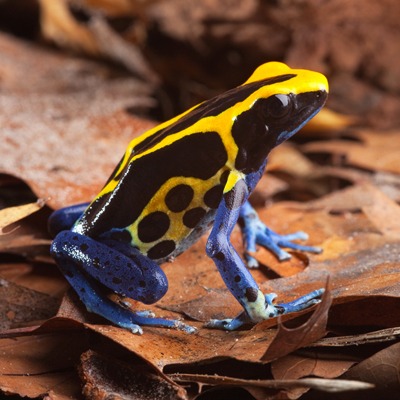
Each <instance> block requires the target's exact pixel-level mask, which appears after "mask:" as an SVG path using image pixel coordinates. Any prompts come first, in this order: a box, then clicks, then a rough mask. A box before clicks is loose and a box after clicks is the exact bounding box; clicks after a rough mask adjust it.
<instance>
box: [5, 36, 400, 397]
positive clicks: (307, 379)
mask: <svg viewBox="0 0 400 400" xmlns="http://www.w3.org/2000/svg"><path fill="white" fill-rule="evenodd" d="M0 48H1V49H2V57H3V58H2V64H1V67H0V68H1V70H2V71H3V76H5V74H4V71H6V72H7V75H6V76H8V78H7V79H5V80H4V82H5V83H3V82H2V89H3V92H1V93H0V102H1V105H2V108H3V110H6V111H7V112H6V113H2V114H0V118H1V126H2V135H3V137H5V140H4V141H2V143H1V144H0V149H1V153H2V159H1V161H0V172H1V173H3V174H7V175H9V176H13V177H16V178H18V179H20V180H22V181H23V182H25V183H27V184H28V185H29V187H30V188H31V189H32V190H33V191H34V193H35V194H36V196H37V197H39V198H49V200H48V202H47V204H48V205H49V206H50V207H53V208H58V207H60V206H66V205H68V204H72V203H76V202H81V201H88V200H90V198H91V197H92V196H93V195H94V194H95V193H96V192H97V191H98V190H99V189H100V188H101V185H102V184H103V183H104V180H105V179H106V178H107V176H108V175H109V173H110V172H111V171H112V169H113V167H114V165H115V164H116V163H117V162H118V158H119V157H120V156H121V155H122V153H123V151H124V147H125V145H126V144H127V142H128V141H129V140H130V139H131V138H132V137H133V136H134V135H137V134H140V133H141V132H143V131H144V130H146V129H147V128H148V127H150V126H152V123H151V122H147V121H144V120H140V119H137V118H134V117H132V116H131V115H130V114H129V113H127V112H126V110H127V109H128V108H129V107H130V106H132V104H133V103H132V96H131V93H130V92H132V91H134V92H136V93H138V94H139V95H140V96H141V98H143V99H144V100H143V101H144V103H145V104H148V103H146V102H148V100H146V99H145V98H146V96H147V93H148V92H147V91H146V89H145V88H143V86H141V85H138V84H137V82H134V81H133V80H132V78H128V77H121V78H118V79H113V78H112V74H111V73H110V71H109V70H107V67H99V66H98V64H93V63H92V62H91V61H84V60H81V59H78V58H75V59H74V58H71V57H66V56H64V55H62V54H55V53H53V52H51V51H44V50H43V49H41V50H39V49H37V48H34V46H33V45H26V44H21V43H20V42H19V41H18V40H16V39H12V38H10V37H7V36H5V35H0ZM15 48H18V49H19V51H18V52H16V51H15ZM39 60H40V62H39ZM43 60H45V62H43ZM17 61H18V62H17ZM9 65H12V66H14V65H18V66H19V68H20V69H18V68H16V69H10V68H9ZM43 66H45V67H46V68H47V70H45V72H46V71H48V72H47V73H45V75H47V79H46V80H43V79H42V78H41V77H42V76H43V71H41V68H43ZM27 68H29V74H28V73H27ZM99 68H100V69H99ZM88 70H90V71H91V72H90V76H91V79H89V80H87V79H86V78H87V76H88V72H87V71H88ZM54 71H58V72H57V73H56V74H55V73H54ZM22 77H24V78H25V77H26V79H29V80H30V81H29V82H30V83H31V84H29V85H21V84H20V82H21V79H22ZM80 77H86V78H85V79H80ZM79 82H81V83H82V84H80V83H79ZM84 82H86V83H84ZM87 82H89V83H87ZM83 84H84V85H86V86H82V85H83ZM27 87H29V90H28V89H27ZM39 94H40V96H39ZM56 95H57V96H56ZM21 98H24V100H25V101H26V103H25V104H28V105H29V106H28V107H22V106H21V105H20V101H21ZM38 99H40V101H39V103H37V104H35V103H36V101H37V100H38ZM50 105H51V107H50ZM83 110H84V112H83ZM322 117H323V114H322ZM329 118H331V116H329V117H327V119H329ZM327 124H328V125H329V123H326V124H325V126H324V123H323V120H322V124H321V125H317V126H319V128H318V129H316V128H315V126H314V127H313V128H312V129H310V131H309V132H308V133H307V134H305V136H304V137H305V138H307V143H306V144H301V145H299V144H296V143H292V144H286V145H282V146H280V147H279V148H278V149H276V151H274V153H273V156H272V157H271V160H270V161H271V162H270V164H269V171H268V174H267V175H266V176H265V177H263V179H262V181H261V182H260V190H258V191H257V192H256V193H255V195H254V196H253V197H254V199H253V200H254V202H255V204H256V205H257V206H258V210H259V213H260V217H261V219H263V220H264V221H268V225H269V226H270V227H271V228H273V229H275V230H277V231H279V232H282V233H286V232H293V231H296V230H304V231H306V232H308V233H309V234H310V239H309V241H308V242H309V243H310V244H312V245H317V246H320V247H322V248H323V249H324V252H323V253H322V254H320V255H309V254H299V253H296V252H292V256H293V257H292V259H291V260H290V261H286V262H283V263H280V262H278V261H277V260H276V259H275V258H274V256H273V255H271V254H270V253H269V252H267V251H266V250H263V249H259V250H258V251H257V252H256V253H255V254H254V256H255V257H256V258H257V259H258V261H259V263H260V268H259V269H256V270H252V273H253V275H254V277H255V279H256V280H257V282H258V283H259V284H260V286H261V288H262V290H263V291H265V292H276V293H277V294H278V300H279V301H290V300H293V299H294V298H296V297H298V296H299V295H301V294H304V293H307V292H309V291H311V290H313V289H316V288H319V287H325V286H327V281H329V285H328V291H327V295H326V297H325V298H324V300H323V301H322V303H321V304H319V305H318V306H317V307H314V308H313V309H311V310H307V311H303V312H301V313H296V314H293V315H289V316H283V317H281V318H279V319H272V320H269V321H265V322H262V323H260V324H258V325H256V326H255V327H253V328H249V329H244V330H240V331H237V332H223V331H217V330H209V329H205V328H203V327H202V325H203V323H204V322H206V321H207V320H208V319H209V318H216V317H217V318H220V317H231V316H234V315H236V314H237V313H238V312H239V311H240V307H239V306H238V304H236V302H235V300H234V299H233V298H232V296H231V295H230V293H229V292H228V291H227V290H226V288H225V286H224V284H223V282H222V279H221V277H220V276H219V275H218V273H217V271H216V269H215V267H214V265H213V263H212V261H211V260H209V259H208V258H207V257H206V256H205V253H204V246H205V242H206V238H205V237H203V238H202V239H201V240H200V241H199V242H198V243H197V244H196V245H194V246H192V248H191V249H189V250H188V251H187V252H186V253H184V254H182V255H181V256H179V257H178V258H177V259H176V260H174V262H172V263H168V264H165V265H164V266H163V269H164V271H165V273H166V274H167V277H168V278H169V282H170V288H169V291H168V293H167V295H166V296H165V297H164V298H163V299H162V300H161V301H160V302H159V303H157V304H156V305H152V306H146V307H144V306H143V305H142V304H140V303H138V302H133V301H129V299H126V301H128V302H129V303H130V306H131V307H132V308H133V309H144V308H146V309H150V310H152V311H154V312H155V313H156V314H157V315H158V316H163V317H166V318H180V319H183V320H185V322H187V323H189V324H192V325H194V326H196V327H197V328H198V331H197V333H196V334H193V335H188V334H185V333H184V332H179V331H174V330H166V329H161V328H150V327H145V328H144V334H143V335H142V336H137V335H133V334H132V333H130V332H128V331H126V330H123V329H120V328H118V327H115V326H112V325H109V324H108V323H107V321H105V320H103V319H101V318H100V317H97V316H95V315H92V314H90V313H88V312H87V311H86V310H84V309H83V308H82V305H81V304H80V302H79V300H78V299H77V298H76V296H75V294H74V293H71V292H65V290H66V287H67V286H66V284H65V281H64V280H63V278H62V276H61V275H60V274H58V272H57V270H56V267H55V265H54V263H53V262H52V261H51V260H50V259H49V258H48V253H47V250H43V248H45V246H43V244H46V243H48V240H49V238H46V239H43V240H47V242H42V239H41V235H43V232H42V231H39V230H38V231H37V232H36V234H35V233H32V232H35V226H36V225H35V224H33V223H32V222H30V221H29V218H27V219H20V218H22V217H23V216H25V215H26V214H27V212H28V211H27V209H29V212H30V211H31V209H32V210H34V209H36V208H37V207H38V206H37V205H28V206H26V207H25V206H23V207H22V208H18V209H17V210H15V209H14V210H12V209H11V210H10V209H8V210H7V209H6V211H4V210H3V212H2V213H0V226H2V227H5V226H7V225H9V224H10V221H11V222H15V221H17V220H18V225H19V226H20V227H19V228H18V229H16V230H15V231H13V232H12V235H11V234H9V233H8V232H7V231H6V234H3V236H2V237H1V239H2V242H1V252H2V254H1V258H0V277H1V285H0V289H1V290H0V298H1V299H2V301H1V309H0V312H1V315H2V321H1V322H2V323H4V326H2V331H1V334H0V338H1V339H0V349H1V354H2V356H1V357H0V389H1V390H2V392H3V393H6V394H19V395H20V396H27V397H31V398H34V397H37V396H48V398H58V399H63V398H70V397H73V398H77V397H79V396H80V393H81V392H82V388H81V386H82V387H83V395H84V396H86V397H87V398H105V397H107V396H115V397H120V398H143V399H147V398H148V399H153V398H157V396H159V398H171V399H186V398H195V397H196V396H199V395H200V396H202V397H201V398H207V397H206V396H207V393H208V392H209V393H211V392H212V391H208V389H209V388H213V390H220V391H221V393H223V391H224V390H227V388H229V387H232V386H233V387H238V388H242V389H243V390H245V391H247V393H249V394H251V395H252V396H253V398H257V399H262V398H266V397H267V396H268V398H271V399H274V398H275V399H278V398H282V396H287V398H292V399H295V398H299V397H300V396H302V394H304V393H305V392H307V391H308V390H309V389H317V390H323V391H335V390H336V391H348V390H355V391H356V392H353V393H352V396H353V397H355V396H354V393H360V396H363V395H365V393H386V394H387V393H389V395H390V394H391V393H395V392H396V390H397V391H398V390H399V387H400V383H399V381H398V370H399V367H400V366H399V364H398V360H399V357H398V356H397V355H398V340H399V333H398V332H399V329H400V328H399V327H400V299H399V297H400V283H399V282H400V261H399V260H400V237H399V235H400V233H399V231H400V227H399V223H398V221H399V219H398V218H397V216H398V215H399V213H400V208H399V205H398V203H397V202H398V201H399V199H400V196H399V187H400V185H399V177H398V174H399V173H400V171H399V170H398V163H397V164H396V162H395V159H394V158H393V155H394V154H395V153H396V148H397V147H399V146H400V135H399V134H398V132H389V133H382V132H375V131H366V130H364V129H360V128H348V127H347V126H348V123H347V122H346V123H344V124H342V125H340V123H338V122H334V123H333V124H337V127H336V130H335V128H332V125H329V128H327V127H326V125H327ZM331 124H332V123H331ZM326 132H328V133H326ZM332 132H336V133H335V135H336V137H335V138H333V139H332ZM340 132H342V134H341V133H340ZM16 135H18V138H19V139H18V140H15V137H16ZM299 135H300V136H301V135H302V133H300V134H299ZM340 135H342V137H341V136H340ZM327 137H330V140H329V141H326V140H323V139H325V138H327ZM313 139H316V140H315V141H314V140H313ZM28 143H29V144H30V147H29V156H27V149H28V148H27V144H28ZM382 154H387V155H388V157H387V158H386V157H382V156H381V155H382ZM338 156H339V157H338ZM378 159H379V162H378V161H377V160H378ZM71 160H73V162H71ZM288 160H289V161H288ZM321 160H323V163H321ZM321 181H323V182H325V184H324V185H319V184H318V182H321ZM270 182H272V183H271V184H270ZM326 182H328V183H326ZM278 200H279V201H278ZM266 203H268V204H269V207H268V208H266V207H265V204H266ZM14 211H17V213H16V216H15V217H12V218H11V219H10V218H9V217H8V216H6V213H10V212H14ZM48 213H49V209H47V212H43V213H42V214H41V213H39V214H40V215H39V218H42V219H43V220H44V219H45V217H46V216H47V215H48ZM26 232H30V234H29V235H28V236H23V235H24V234H26ZM18 237H19V238H21V237H22V238H23V239H22V240H23V243H25V244H27V243H29V244H30V245H31V246H33V247H36V248H37V251H36V252H34V253H32V252H27V251H25V247H26V246H22V245H21V246H19V245H18V239H16V238H18ZM232 242H233V244H234V246H235V247H236V248H237V249H238V250H239V251H242V250H243V248H242V243H241V238H240V232H239V230H238V229H235V231H234V232H233V235H232ZM11 250H12V251H11ZM15 257H17V258H15ZM18 257H23V259H24V263H21V259H20V258H18ZM188 266H190V268H188ZM45 270H51V272H48V273H44V271H45ZM12 271H15V272H12ZM29 282H33V283H31V284H29ZM49 287H50V288H51V289H49ZM46 288H47V289H46ZM118 300H120V299H116V301H118ZM59 304H61V305H59ZM369 337H373V338H374V339H373V340H372V339H368V338H369ZM333 346H334V349H335V354H333V353H332V351H330V350H331V348H332V347H333ZM77 365H78V366H79V368H78V370H77V369H76V366H77ZM377 371H378V372H377ZM396 374H397V375H396ZM396 376H397V378H396ZM338 378H339V379H338ZM144 382H145V383H146V384H145V385H144V384H143V383H144ZM371 385H374V386H375V387H376V388H377V390H378V392H370V391H368V392H365V391H364V390H361V389H367V388H370V387H371ZM200 393H201V394H200ZM135 396H136V397H135ZM360 398H362V397H360Z"/></svg>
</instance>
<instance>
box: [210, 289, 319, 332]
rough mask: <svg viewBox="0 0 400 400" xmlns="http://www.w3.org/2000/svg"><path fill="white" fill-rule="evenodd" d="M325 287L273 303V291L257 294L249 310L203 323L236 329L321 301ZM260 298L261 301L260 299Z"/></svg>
mask: <svg viewBox="0 0 400 400" xmlns="http://www.w3.org/2000/svg"><path fill="white" fill-rule="evenodd" d="M324 292H325V289H323V288H322V289H317V290H314V291H313V292H310V293H308V294H306V295H304V296H302V297H299V298H298V299H296V300H294V301H291V302H289V303H280V304H273V302H274V300H275V299H276V294H275V293H269V294H266V295H262V293H261V292H259V293H261V296H260V295H259V296H258V297H259V299H257V301H256V302H254V303H253V304H251V305H250V306H249V307H248V308H249V312H246V311H243V312H241V313H240V314H239V315H238V316H237V317H236V318H233V319H229V318H228V319H212V320H210V321H209V322H208V323H206V324H205V326H206V327H207V328H215V329H225V330H229V331H233V330H236V329H238V328H240V327H241V326H242V325H248V324H252V325H254V324H256V323H257V322H261V321H263V320H267V319H270V318H274V317H277V316H279V315H283V314H289V313H292V312H297V311H302V310H305V309H307V308H309V307H311V306H313V305H315V304H318V303H320V302H321V297H322V295H323V293H324ZM260 300H261V301H260Z"/></svg>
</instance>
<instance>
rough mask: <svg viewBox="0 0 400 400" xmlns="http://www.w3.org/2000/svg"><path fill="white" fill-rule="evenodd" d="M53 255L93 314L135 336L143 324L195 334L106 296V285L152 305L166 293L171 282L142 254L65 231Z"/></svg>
mask: <svg viewBox="0 0 400 400" xmlns="http://www.w3.org/2000/svg"><path fill="white" fill-rule="evenodd" d="M51 253H52V255H53V257H54V258H55V260H56V262H57V265H58V266H59V268H60V270H61V271H62V272H63V274H64V275H65V277H66V279H67V280H68V281H69V283H70V284H71V286H72V287H73V288H74V290H75V291H76V292H77V294H78V295H79V297H80V299H81V300H82V302H83V303H84V304H85V306H86V308H87V309H88V310H89V311H91V312H94V313H96V314H99V315H101V316H103V317H104V318H106V319H108V320H109V321H111V322H113V323H114V324H116V325H118V326H120V327H123V328H126V329H129V330H131V331H132V332H134V333H141V332H142V330H141V328H140V326H141V325H142V326H143V325H152V326H162V327H167V328H177V329H181V330H184V331H186V332H193V331H194V328H192V327H190V326H187V325H185V324H183V323H182V322H180V321H177V320H167V319H163V318H154V317H153V315H152V314H151V313H149V312H133V311H131V310H129V309H127V308H125V307H123V306H122V305H119V304H117V303H115V302H113V301H112V300H110V299H109V298H108V297H107V296H106V295H105V292H104V287H102V285H103V286H106V287H108V288H109V289H111V290H113V291H114V292H116V293H118V294H120V295H123V296H125V295H126V296H128V297H131V298H133V299H135V300H139V301H141V302H143V303H147V304H151V303H154V302H155V301H157V300H158V299H160V298H161V297H162V296H163V295H164V294H165V293H166V291H167V288H168V283H167V279H166V277H165V275H164V272H163V271H162V270H161V269H160V267H159V266H158V265H157V264H156V263H155V262H153V261H151V260H150V259H148V258H147V257H145V256H143V255H142V254H141V253H139V252H138V251H137V254H130V257H128V256H127V255H125V254H123V253H122V252H120V251H118V250H117V249H114V248H111V247H109V246H108V245H107V244H104V243H101V242H97V241H96V240H93V239H91V238H89V237H87V236H84V235H80V234H78V233H76V232H72V231H63V232H60V233H59V234H58V235H57V236H56V238H55V239H54V241H53V243H52V245H51Z"/></svg>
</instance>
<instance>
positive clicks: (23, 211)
mask: <svg viewBox="0 0 400 400" xmlns="http://www.w3.org/2000/svg"><path fill="white" fill-rule="evenodd" d="M44 204H45V202H44V201H43V200H38V201H37V202H36V203H30V204H25V205H22V206H16V207H9V208H5V209H3V210H0V234H1V233H2V229H3V228H5V227H6V226H8V225H11V224H13V223H14V222H17V221H19V220H21V219H22V218H25V217H27V216H28V215H31V214H33V213H35V212H36V211H39V210H40V209H41V208H42V207H43V206H44Z"/></svg>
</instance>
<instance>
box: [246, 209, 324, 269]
mask: <svg viewBox="0 0 400 400" xmlns="http://www.w3.org/2000/svg"><path fill="white" fill-rule="evenodd" d="M240 218H241V229H242V233H243V238H244V242H245V247H246V254H245V257H246V260H247V265H248V267H249V268H257V267H258V262H257V260H256V259H255V258H254V257H252V256H251V255H250V254H249V252H255V251H256V245H257V244H258V245H260V246H263V247H265V248H267V249H269V250H270V251H272V252H273V253H274V254H275V255H276V256H277V257H278V259H279V261H285V260H288V259H290V258H291V255H290V254H289V253H288V252H287V251H285V250H283V249H282V247H286V248H288V249H292V250H296V251H303V252H310V253H317V254H318V253H321V251H322V249H320V248H319V247H313V246H304V245H301V244H298V243H293V240H307V239H308V235H307V234H306V233H305V232H301V231H300V232H295V233H292V234H289V235H279V234H278V233H276V232H274V231H272V230H271V229H269V228H268V227H267V226H266V225H265V224H264V223H263V222H262V221H261V220H260V219H259V217H258V215H257V212H256V211H255V210H254V208H253V207H252V206H251V205H250V203H249V202H246V203H245V204H244V205H243V206H242V208H241V210H240Z"/></svg>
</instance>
